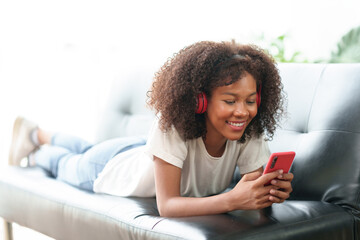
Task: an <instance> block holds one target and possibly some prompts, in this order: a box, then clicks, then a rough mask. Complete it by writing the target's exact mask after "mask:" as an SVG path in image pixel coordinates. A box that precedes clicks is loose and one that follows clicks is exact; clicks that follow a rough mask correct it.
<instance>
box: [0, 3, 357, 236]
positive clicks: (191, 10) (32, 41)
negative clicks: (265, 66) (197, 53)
mask: <svg viewBox="0 0 360 240" xmlns="http://www.w3.org/2000/svg"><path fill="white" fill-rule="evenodd" d="M359 9H360V1H358V0H316V1H313V0H302V1H288V0H272V1H268V0H252V1H242V0H222V1H219V0H217V1H213V0H182V1H161V0H143V1H139V0H138V1H137V0H132V1H121V0H117V1H110V0H102V1H92V0H86V1H85V0H84V1H82V0H62V1H55V0H31V1H29V0H0V167H1V166H4V165H5V164H6V163H7V154H8V148H9V145H10V139H11V131H12V123H13V120H14V119H15V117H16V116H17V115H23V116H26V117H27V118H29V119H31V120H33V121H36V122H38V123H39V124H40V126H42V127H44V128H46V129H49V130H51V131H62V132H68V133H71V134H74V135H78V136H80V137H83V138H85V139H87V140H89V141H94V139H95V132H96V125H97V123H98V121H99V118H100V117H101V109H102V106H104V104H105V103H106V101H107V96H108V92H109V90H110V88H111V83H112V82H113V81H115V80H116V79H120V78H122V77H125V76H126V75H128V74H131V73H133V72H136V71H142V70H144V69H146V70H147V71H149V70H150V71H152V72H155V71H157V70H158V68H160V66H161V65H162V64H163V63H164V62H165V61H166V60H167V58H168V57H170V56H172V55H173V54H174V53H175V52H177V51H178V50H180V49H181V48H183V47H185V46H187V45H190V44H192V43H194V42H196V41H201V40H214V41H224V40H227V41H228V40H232V39H234V40H236V41H237V42H240V43H253V44H257V45H260V46H261V47H263V48H265V49H266V50H268V51H269V52H270V53H271V54H273V56H274V57H275V59H276V60H277V61H279V62H311V63H312V62H321V63H328V62H360V28H359V27H360V14H359V13H358V10H359ZM15 234H16V233H15ZM35 238H37V237H35ZM27 239H31V238H27Z"/></svg>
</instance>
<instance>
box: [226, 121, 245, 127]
mask: <svg viewBox="0 0 360 240" xmlns="http://www.w3.org/2000/svg"><path fill="white" fill-rule="evenodd" d="M229 124H230V125H232V126H235V127H241V126H244V124H245V123H244V122H243V123H233V122H229Z"/></svg>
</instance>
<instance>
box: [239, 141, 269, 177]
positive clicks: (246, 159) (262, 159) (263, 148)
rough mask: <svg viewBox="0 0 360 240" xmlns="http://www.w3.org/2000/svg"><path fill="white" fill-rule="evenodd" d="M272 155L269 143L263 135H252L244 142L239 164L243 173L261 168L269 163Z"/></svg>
mask: <svg viewBox="0 0 360 240" xmlns="http://www.w3.org/2000/svg"><path fill="white" fill-rule="evenodd" d="M269 157H270V150H269V145H268V143H267V142H266V141H265V139H264V137H263V136H260V137H258V138H255V137H252V138H251V139H250V140H248V141H246V142H245V143H244V144H242V146H241V148H240V157H239V159H238V162H237V165H238V167H239V169H240V173H241V174H245V173H249V172H252V171H255V170H256V169H259V168H260V167H262V166H263V165H264V164H266V163H267V161H268V159H269Z"/></svg>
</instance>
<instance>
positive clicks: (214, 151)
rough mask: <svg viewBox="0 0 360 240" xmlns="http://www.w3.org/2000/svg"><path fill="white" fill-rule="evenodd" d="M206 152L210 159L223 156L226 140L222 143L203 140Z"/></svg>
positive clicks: (209, 139)
mask: <svg viewBox="0 0 360 240" xmlns="http://www.w3.org/2000/svg"><path fill="white" fill-rule="evenodd" d="M203 141H204V145H205V148H206V151H207V152H208V153H209V155H210V156H212V157H221V156H222V155H223V154H224V151H225V148H226V142H227V139H226V138H224V139H223V140H222V141H220V142H219V141H213V140H212V139H211V138H210V137H206V138H205V139H204V138H203Z"/></svg>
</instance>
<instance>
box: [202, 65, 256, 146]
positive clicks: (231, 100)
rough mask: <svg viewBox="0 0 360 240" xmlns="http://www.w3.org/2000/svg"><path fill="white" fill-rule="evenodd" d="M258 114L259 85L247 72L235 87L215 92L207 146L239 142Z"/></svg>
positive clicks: (218, 89) (208, 123)
mask: <svg viewBox="0 0 360 240" xmlns="http://www.w3.org/2000/svg"><path fill="white" fill-rule="evenodd" d="M256 114H257V106H256V81H255V79H254V77H253V76H252V75H250V74H249V73H247V72H246V73H245V74H244V75H243V76H242V78H240V79H239V80H238V81H236V82H234V83H233V84H230V85H227V86H221V87H217V88H215V89H214V90H213V92H212V95H211V98H210V99H209V103H208V108H207V113H206V129H207V133H206V142H208V143H210V142H211V145H214V144H216V145H218V146H221V145H222V144H224V143H225V142H226V140H227V139H229V140H239V139H240V138H241V136H242V135H243V133H244V131H245V128H246V127H247V126H248V125H249V123H250V122H251V120H252V119H253V118H254V117H255V116H256Z"/></svg>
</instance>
